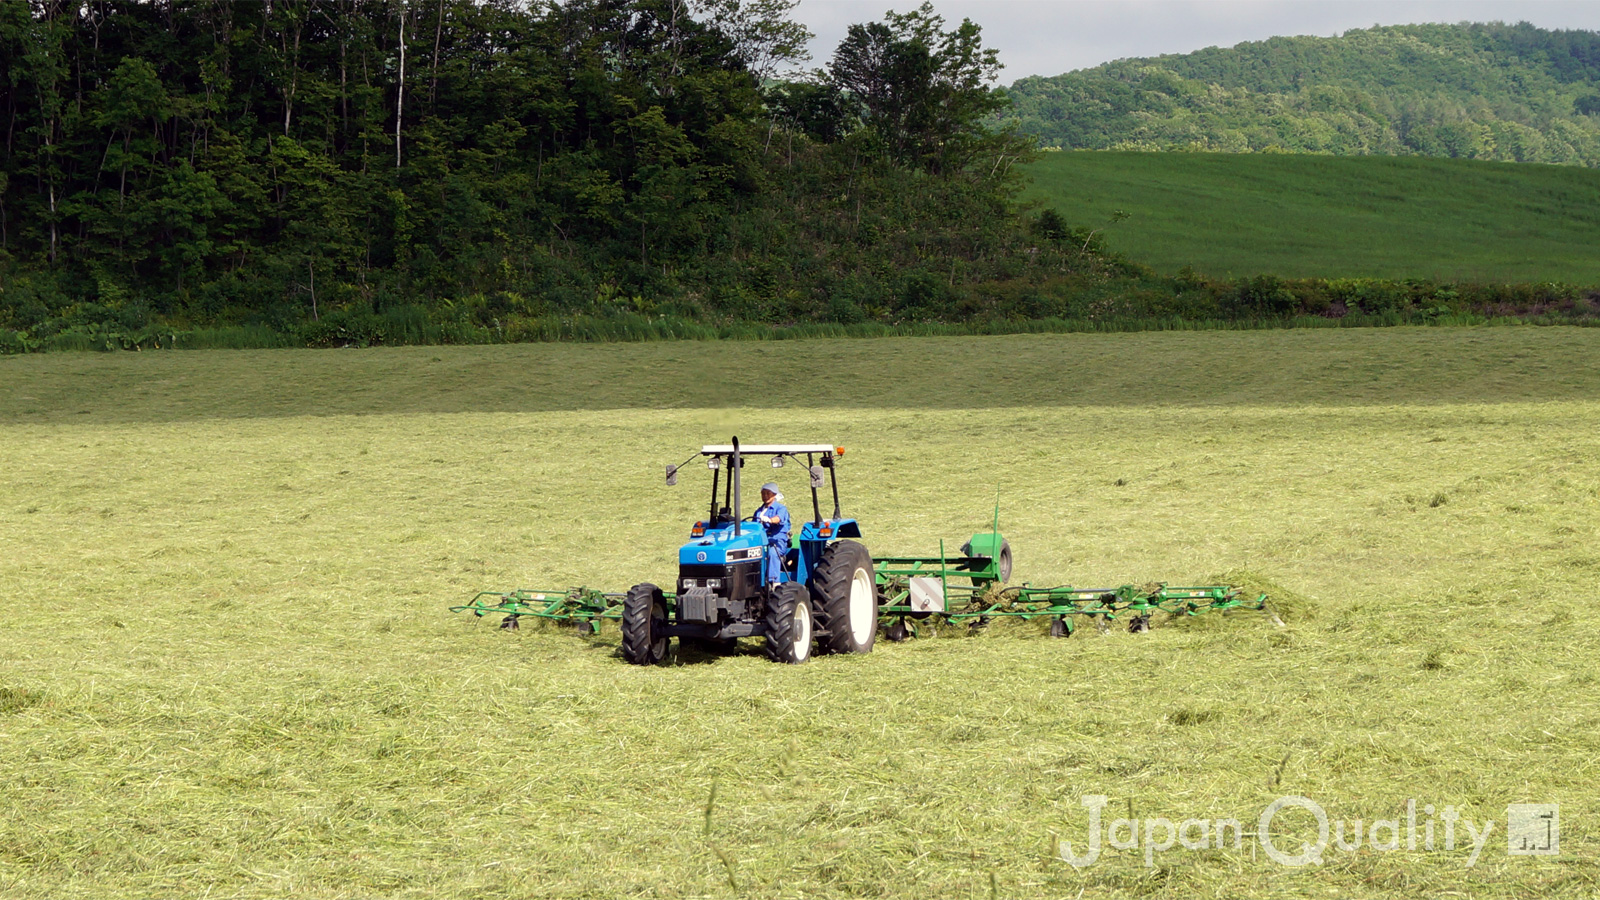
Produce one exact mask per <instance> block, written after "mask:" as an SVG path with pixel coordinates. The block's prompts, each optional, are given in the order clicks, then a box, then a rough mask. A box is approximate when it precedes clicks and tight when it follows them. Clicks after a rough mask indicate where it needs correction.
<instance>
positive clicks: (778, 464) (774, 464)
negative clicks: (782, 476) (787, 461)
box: [772, 454, 783, 469]
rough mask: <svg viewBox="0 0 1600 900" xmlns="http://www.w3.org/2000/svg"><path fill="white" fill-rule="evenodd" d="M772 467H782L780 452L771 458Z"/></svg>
mask: <svg viewBox="0 0 1600 900" xmlns="http://www.w3.org/2000/svg"><path fill="white" fill-rule="evenodd" d="M772 467H773V468H774V469H781V468H783V456H782V455H781V454H780V455H778V456H774V457H773V458H772Z"/></svg>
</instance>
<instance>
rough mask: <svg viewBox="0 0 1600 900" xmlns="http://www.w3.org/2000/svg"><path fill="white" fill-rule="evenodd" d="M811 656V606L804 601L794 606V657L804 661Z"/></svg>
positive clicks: (797, 660) (796, 659)
mask: <svg viewBox="0 0 1600 900" xmlns="http://www.w3.org/2000/svg"><path fill="white" fill-rule="evenodd" d="M810 656H811V607H809V606H807V605H806V604H804V603H798V604H795V608H794V658H795V661H796V662H805V661H806V659H807V658H808V657H810Z"/></svg>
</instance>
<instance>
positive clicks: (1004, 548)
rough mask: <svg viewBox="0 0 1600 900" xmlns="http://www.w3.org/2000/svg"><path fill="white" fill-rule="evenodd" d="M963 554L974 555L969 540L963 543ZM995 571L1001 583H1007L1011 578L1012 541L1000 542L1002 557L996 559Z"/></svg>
mask: <svg viewBox="0 0 1600 900" xmlns="http://www.w3.org/2000/svg"><path fill="white" fill-rule="evenodd" d="M961 555H962V556H971V555H972V542H971V541H967V542H966V543H965V544H962V545H961ZM994 567H995V572H996V574H998V575H999V576H1000V583H1001V584H1005V583H1006V582H1008V581H1010V580H1011V542H1010V541H1001V542H1000V558H999V559H996V560H995V561H994Z"/></svg>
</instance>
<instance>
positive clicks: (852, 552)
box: [811, 541, 878, 653]
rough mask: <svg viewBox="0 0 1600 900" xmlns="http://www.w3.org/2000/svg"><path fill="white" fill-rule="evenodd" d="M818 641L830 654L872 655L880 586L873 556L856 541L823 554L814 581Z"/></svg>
mask: <svg viewBox="0 0 1600 900" xmlns="http://www.w3.org/2000/svg"><path fill="white" fill-rule="evenodd" d="M811 593H812V594H813V596H815V598H816V606H817V638H818V644H819V645H821V647H822V649H823V651H824V652H827V653H870V652H872V645H873V643H874V642H875V641H876V640H877V639H878V586H877V579H876V578H875V577H874V576H873V573H872V556H871V555H870V554H868V553H867V548H866V547H863V546H862V545H860V544H858V543H856V542H855V541H836V542H834V543H832V544H830V545H828V548H827V549H826V550H823V551H822V559H821V560H819V561H818V562H817V572H816V575H815V576H813V577H812V579H811Z"/></svg>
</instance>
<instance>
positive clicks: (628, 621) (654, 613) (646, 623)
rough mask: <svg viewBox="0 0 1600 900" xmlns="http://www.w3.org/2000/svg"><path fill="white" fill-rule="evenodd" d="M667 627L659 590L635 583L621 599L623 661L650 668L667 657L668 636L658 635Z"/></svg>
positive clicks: (664, 605)
mask: <svg viewBox="0 0 1600 900" xmlns="http://www.w3.org/2000/svg"><path fill="white" fill-rule="evenodd" d="M666 624H667V600H666V597H665V595H663V594H662V593H661V588H658V587H656V586H655V585H653V584H648V583H647V584H636V585H634V586H633V587H631V588H629V589H628V596H626V597H624V598H623V600H622V658H623V659H625V660H627V661H628V662H630V663H633V664H634V665H636V666H653V665H655V664H656V663H658V662H661V660H663V659H665V658H666V656H667V637H666V636H665V635H662V636H660V637H657V634H658V633H659V632H660V631H661V630H662V629H664V628H665V627H666Z"/></svg>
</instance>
